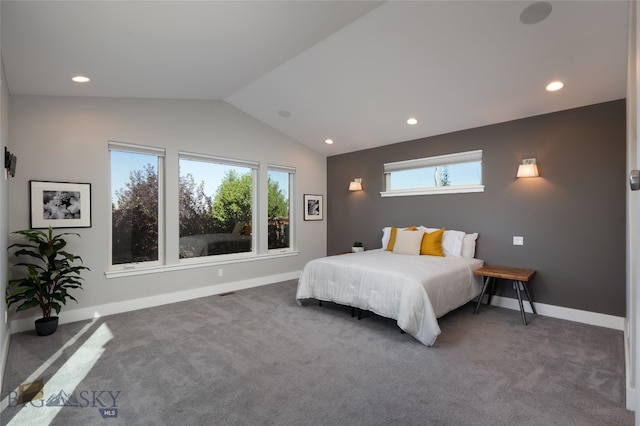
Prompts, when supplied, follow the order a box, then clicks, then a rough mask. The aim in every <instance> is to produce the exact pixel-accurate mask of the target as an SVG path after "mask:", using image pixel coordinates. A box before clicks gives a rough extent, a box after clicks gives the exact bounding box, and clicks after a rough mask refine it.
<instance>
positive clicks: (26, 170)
mask: <svg viewBox="0 0 640 426" xmlns="http://www.w3.org/2000/svg"><path fill="white" fill-rule="evenodd" d="M10 101H11V109H10V112H9V122H10V123H11V127H10V132H9V140H10V142H11V146H12V147H13V148H14V150H15V153H16V155H17V156H18V158H19V164H18V168H19V174H18V175H17V176H16V178H15V179H12V180H11V181H10V182H9V187H10V188H9V191H10V195H11V203H10V205H9V230H10V231H15V230H18V229H24V228H28V227H29V198H28V195H29V180H31V179H35V180H50V181H63V182H88V183H91V185H92V186H91V191H92V224H93V226H92V227H91V228H85V229H82V228H81V229H73V230H71V231H73V232H78V233H79V234H80V235H81V239H79V240H78V239H71V240H70V243H69V250H70V251H71V252H73V253H75V254H79V255H81V256H82V258H83V259H84V262H85V265H87V266H89V267H90V268H91V272H89V273H87V274H86V279H85V289H84V291H82V292H79V293H78V294H77V295H76V297H77V298H78V300H79V304H77V305H76V304H75V303H73V302H71V303H70V304H69V305H68V306H67V307H66V308H65V312H67V311H70V310H73V309H81V308H88V307H94V306H98V305H103V304H109V303H115V302H122V301H125V300H133V299H137V298H144V297H148V296H155V295H162V294H166V293H172V292H179V291H183V290H189V289H196V288H201V287H205V286H215V285H218V284H222V283H232V282H237V281H242V280H252V279H255V278H260V277H264V276H269V275H276V274H282V273H287V272H295V271H299V270H301V269H302V266H303V265H304V263H306V262H307V261H308V260H310V259H313V258H316V257H320V256H323V255H324V253H325V252H326V221H322V222H304V221H303V220H302V210H301V208H297V207H298V206H297V205H296V206H294V208H296V212H295V217H296V231H297V248H298V249H299V251H300V254H299V255H297V256H291V257H285V258H278V259H270V260H261V261H255V262H249V263H235V264H228V265H225V266H224V276H223V277H218V276H217V268H219V266H215V267H204V268H197V269H189V270H179V271H173V272H163V273H156V274H148V275H141V276H130V277H122V278H110V279H107V278H105V274H104V273H105V271H106V270H107V268H108V266H109V265H108V254H109V241H108V236H109V226H110V216H109V211H110V206H111V204H110V202H111V201H110V195H109V179H108V177H109V153H108V150H107V143H108V141H109V140H115V141H120V142H128V143H134V144H142V145H149V146H156V147H162V148H166V162H165V164H166V183H165V195H166V204H167V207H166V211H167V217H166V219H167V223H174V225H175V228H174V229H175V232H176V233H177V216H178V209H177V203H175V202H173V201H172V200H177V191H178V190H177V173H178V162H177V155H178V150H186V151H190V152H197V153H204V154H212V155H218V156H224V157H231V158H240V159H246V160H255V161H259V162H261V164H264V165H266V164H267V163H273V164H281V165H286V166H293V167H296V168H297V173H296V188H295V193H296V196H297V203H296V204H299V205H300V207H301V205H302V194H304V193H317V194H325V192H326V162H325V159H324V157H323V156H321V155H320V154H317V153H315V152H313V151H311V150H309V149H308V148H306V147H304V146H303V145H301V144H299V143H297V142H295V141H293V140H292V139H290V138H288V137H286V136H284V135H282V134H281V133H279V132H277V131H275V130H274V129H272V128H270V127H268V126H266V125H264V124H262V123H261V122H259V121H257V120H255V119H253V118H251V117H249V116H248V115H246V114H244V113H242V112H240V111H239V110H237V109H235V108H234V107H232V106H230V105H228V104H226V103H224V102H220V101H174V100H139V99H138V100H136V99H110V98H67V97H44V96H11V99H10ZM264 173H265V174H264V176H263V177H265V176H266V172H264ZM265 209H266V207H265ZM171 229H172V228H168V231H169V232H167V245H168V247H167V251H168V252H170V251H171V250H172V245H173V248H174V249H176V251H177V248H176V247H175V246H177V240H178V238H177V235H174V234H173V233H171V232H170V231H171ZM174 258H175V260H176V261H177V256H174ZM83 275H84V274H83ZM291 297H292V298H293V297H295V295H293V294H292V295H291ZM36 314H37V312H35V311H32V312H28V315H29V316H36ZM14 318H22V316H21V315H17V316H16V315H14Z"/></svg>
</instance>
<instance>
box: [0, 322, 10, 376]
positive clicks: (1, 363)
mask: <svg viewBox="0 0 640 426" xmlns="http://www.w3.org/2000/svg"><path fill="white" fill-rule="evenodd" d="M3 327H4V326H3ZM5 331H6V333H4V339H3V340H4V341H3V342H2V352H1V353H0V389H4V387H2V385H3V383H4V368H5V366H6V365H7V357H8V356H9V341H10V339H11V334H10V333H9V327H7V329H6V330H5Z"/></svg>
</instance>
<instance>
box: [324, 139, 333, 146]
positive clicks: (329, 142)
mask: <svg viewBox="0 0 640 426" xmlns="http://www.w3.org/2000/svg"><path fill="white" fill-rule="evenodd" d="M324 143H326V144H327V145H331V144H332V143H333V139H325V140H324Z"/></svg>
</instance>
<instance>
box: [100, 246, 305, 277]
mask: <svg viewBox="0 0 640 426" xmlns="http://www.w3.org/2000/svg"><path fill="white" fill-rule="evenodd" d="M299 253H300V252H299V251H297V250H292V251H287V252H279V253H266V254H260V255H253V256H243V257H235V258H230V257H226V258H225V259H210V258H206V260H203V261H199V262H196V261H193V259H190V262H188V263H186V262H185V263H178V264H175V265H161V266H139V267H136V266H131V267H127V268H126V269H118V270H111V271H106V272H105V273H104V275H105V277H106V278H107V279H110V278H122V277H130V276H134V275H146V274H158V273H162V272H171V271H182V270H187V269H195V268H206V267H210V266H218V265H229V264H232V263H244V262H254V261H257V260H266V259H277V258H281V257H289V256H297V255H298V254H299Z"/></svg>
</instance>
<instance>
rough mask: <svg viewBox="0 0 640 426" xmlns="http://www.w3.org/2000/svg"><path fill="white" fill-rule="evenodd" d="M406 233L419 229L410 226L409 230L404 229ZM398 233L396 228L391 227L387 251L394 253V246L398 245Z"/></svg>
mask: <svg viewBox="0 0 640 426" xmlns="http://www.w3.org/2000/svg"><path fill="white" fill-rule="evenodd" d="M404 230H405V231H417V230H418V227H416V226H410V227H408V228H405V229H404ZM397 232H398V230H397V229H396V227H395V226H392V227H391V232H390V233H389V242H388V243H387V248H386V249H385V250H386V251H393V246H395V245H396V235H397V234H396V233H397Z"/></svg>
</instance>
